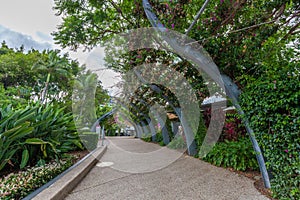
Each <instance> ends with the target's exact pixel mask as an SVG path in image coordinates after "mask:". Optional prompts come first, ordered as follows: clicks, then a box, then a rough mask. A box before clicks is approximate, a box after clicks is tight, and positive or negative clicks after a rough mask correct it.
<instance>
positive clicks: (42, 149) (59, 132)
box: [0, 103, 83, 170]
mask: <svg viewBox="0 0 300 200" xmlns="http://www.w3.org/2000/svg"><path fill="white" fill-rule="evenodd" d="M63 110H64V108H59V107H57V106H54V105H40V104H38V103H37V104H36V105H32V106H28V107H26V108H23V109H18V110H14V109H13V108H12V107H11V106H7V107H3V108H0V170H2V169H3V168H4V167H5V166H6V165H7V164H8V163H9V164H10V166H11V167H14V168H16V167H17V166H18V167H19V168H24V167H25V166H27V165H34V164H35V163H37V162H38V161H39V160H40V159H48V160H50V159H52V158H56V157H58V156H59V155H61V153H63V152H68V151H71V150H74V149H76V148H78V147H79V148H83V147H82V145H81V142H80V140H79V137H78V134H77V133H76V129H75V125H74V123H73V118H72V114H71V113H64V111H63Z"/></svg>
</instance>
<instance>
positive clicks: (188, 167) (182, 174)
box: [65, 137, 268, 200]
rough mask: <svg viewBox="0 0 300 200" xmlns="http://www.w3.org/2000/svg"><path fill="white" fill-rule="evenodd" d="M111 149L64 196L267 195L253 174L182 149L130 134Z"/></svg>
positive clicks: (152, 199)
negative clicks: (136, 137) (162, 145)
mask: <svg viewBox="0 0 300 200" xmlns="http://www.w3.org/2000/svg"><path fill="white" fill-rule="evenodd" d="M106 143H107V144H108V148H107V152H106V153H105V154H104V156H103V157H102V158H101V159H100V161H99V163H98V164H97V165H96V166H95V167H94V168H93V169H92V170H91V171H90V172H89V173H88V175H87V176H86V177H85V178H84V179H83V180H82V181H81V182H80V184H79V185H77V187H76V188H75V189H74V190H73V191H72V192H71V193H70V194H69V195H68V196H67V197H66V198H65V199H67V200H75V199H78V200H79V199H80V200H81V199H88V200H90V199H97V200H98V199H101V200H103V199H104V200H106V199H107V200H114V199H115V200H119V199H128V200H135V199H136V200H140V199H143V200H145V199H149V200H156V199H161V200H164V199H166V200H169V199H180V200H182V199H188V200H193V199H195V200H216V199H218V200H268V198H267V197H265V196H263V195H261V194H260V193H259V192H258V191H257V190H256V189H255V187H254V185H253V182H254V181H253V180H251V179H248V178H246V177H244V176H242V175H238V174H236V173H234V172H231V171H228V170H226V169H223V168H219V167H215V166H212V165H210V164H208V163H206V162H203V161H201V160H199V159H195V158H192V157H190V156H187V155H184V154H182V153H180V152H178V151H175V150H171V149H168V148H166V147H160V146H158V145H156V144H152V143H146V142H143V141H141V140H139V139H134V138H130V137H114V138H107V141H106Z"/></svg>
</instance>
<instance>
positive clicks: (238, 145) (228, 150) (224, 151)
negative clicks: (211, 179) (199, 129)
mask: <svg viewBox="0 0 300 200" xmlns="http://www.w3.org/2000/svg"><path fill="white" fill-rule="evenodd" d="M203 160H205V161H207V162H209V163H212V164H213V165H216V166H222V167H232V168H234V169H235V170H240V171H245V170H247V169H252V170H258V164H257V161H256V157H255V152H254V150H253V148H252V145H251V142H250V139H249V138H248V137H243V138H240V139H239V140H238V141H228V140H225V142H220V143H217V144H216V145H215V146H214V147H213V149H212V150H211V151H210V152H209V153H208V154H207V155H206V156H205V157H204V158H203Z"/></svg>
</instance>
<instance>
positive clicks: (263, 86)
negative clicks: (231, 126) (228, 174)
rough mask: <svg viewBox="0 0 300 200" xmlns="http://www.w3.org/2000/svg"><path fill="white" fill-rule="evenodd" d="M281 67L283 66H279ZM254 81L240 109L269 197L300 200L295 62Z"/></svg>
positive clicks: (299, 110)
mask: <svg viewBox="0 0 300 200" xmlns="http://www.w3.org/2000/svg"><path fill="white" fill-rule="evenodd" d="M281 64H283V63H281ZM273 67H274V68H273V69H274V70H271V71H269V72H268V76H265V77H262V78H260V79H259V80H256V81H254V82H253V83H252V84H249V85H248V86H247V87H246V88H245V92H244V93H243V94H242V105H243V107H244V109H245V112H246V115H247V117H248V119H249V121H250V125H251V127H252V128H253V130H254V132H255V135H256V137H257V139H258V141H259V144H260V146H261V148H262V150H263V153H264V157H265V158H266V164H267V168H268V169H269V171H271V176H272V177H273V178H272V180H271V186H272V190H273V195H274V197H275V198H279V199H299V198H300V153H299V152H300V106H299V102H300V101H299V97H300V84H299V83H300V75H299V65H297V62H290V63H285V66H284V65H281V66H279V67H278V66H277V65H276V64H275V63H273Z"/></svg>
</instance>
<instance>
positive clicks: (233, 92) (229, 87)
mask: <svg viewBox="0 0 300 200" xmlns="http://www.w3.org/2000/svg"><path fill="white" fill-rule="evenodd" d="M207 2H208V1H206V2H205V4H207ZM205 6H206V5H203V6H202V7H203V10H204V8H205ZM143 7H144V11H145V13H146V15H147V18H148V20H149V21H150V23H151V24H152V26H153V27H156V28H158V30H159V31H160V32H166V31H167V29H166V28H165V27H164V26H163V25H162V23H161V22H160V21H159V19H158V18H157V17H156V15H155V14H154V13H153V12H152V7H151V5H150V3H149V1H148V0H143ZM201 9H202V8H201ZM201 12H203V11H201ZM201 12H199V13H200V14H201ZM165 39H166V41H167V42H168V43H169V44H170V45H171V46H172V47H173V48H174V49H175V50H176V49H186V47H184V48H183V47H182V45H180V44H178V42H176V41H174V40H172V39H171V38H167V37H166V38H165ZM189 47H190V48H189V49H188V51H187V52H188V53H189V54H190V55H188V56H187V57H188V58H189V59H191V60H197V56H198V57H200V58H201V57H202V58H203V56H202V55H201V54H200V52H199V50H195V49H193V48H192V46H189ZM210 62H213V61H212V60H211V61H210ZM203 70H204V71H205V72H206V73H207V74H208V75H210V76H211V78H213V79H214V81H215V82H216V83H218V84H219V85H220V83H224V84H225V90H226V92H228V93H227V94H228V97H229V98H230V99H231V100H232V102H233V105H234V106H235V107H236V109H237V111H238V113H239V114H241V115H242V116H244V115H243V114H244V111H243V110H242V108H241V106H240V105H239V103H238V99H239V98H238V96H239V90H238V86H237V85H236V84H235V83H234V82H233V81H232V80H231V79H230V78H229V77H228V76H226V75H224V74H222V75H221V79H219V76H217V72H216V71H214V69H203ZM214 75H216V76H214ZM243 121H244V125H245V127H246V130H247V132H248V135H249V137H250V140H251V142H252V146H253V149H254V151H255V152H256V158H257V161H258V164H259V168H260V172H261V174H262V177H263V181H264V185H265V187H266V188H271V184H270V179H269V174H268V172H267V168H266V165H265V161H264V158H263V154H262V151H261V149H260V147H259V145H258V142H257V140H256V138H255V135H254V132H253V130H252V129H251V127H250V126H249V122H248V119H246V118H245V117H244V120H243Z"/></svg>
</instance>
